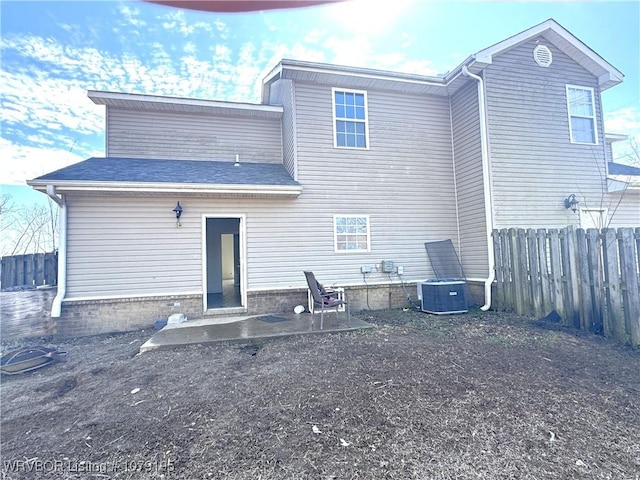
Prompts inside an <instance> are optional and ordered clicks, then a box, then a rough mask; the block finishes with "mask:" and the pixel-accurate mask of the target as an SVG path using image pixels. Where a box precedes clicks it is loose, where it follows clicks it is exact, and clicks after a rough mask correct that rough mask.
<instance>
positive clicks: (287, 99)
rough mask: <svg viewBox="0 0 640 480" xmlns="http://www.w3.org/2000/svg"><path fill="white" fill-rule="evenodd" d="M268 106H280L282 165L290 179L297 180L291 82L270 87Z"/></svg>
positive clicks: (283, 82)
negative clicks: (282, 111) (282, 108)
mask: <svg viewBox="0 0 640 480" xmlns="http://www.w3.org/2000/svg"><path fill="white" fill-rule="evenodd" d="M270 93H271V98H270V99H269V104H271V105H282V106H283V107H284V114H283V116H282V146H283V148H282V150H283V164H284V167H285V168H286V169H287V171H288V172H289V174H290V175H291V177H292V178H294V179H297V178H298V177H297V169H296V135H295V133H296V130H295V116H296V112H295V108H294V105H295V100H294V97H293V82H292V81H291V80H278V81H277V82H274V83H273V84H272V85H271V89H270Z"/></svg>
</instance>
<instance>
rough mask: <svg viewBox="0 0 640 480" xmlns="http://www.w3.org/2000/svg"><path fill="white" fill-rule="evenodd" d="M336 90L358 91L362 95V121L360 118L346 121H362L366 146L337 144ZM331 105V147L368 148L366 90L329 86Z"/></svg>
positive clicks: (367, 103) (367, 102)
mask: <svg viewBox="0 0 640 480" xmlns="http://www.w3.org/2000/svg"><path fill="white" fill-rule="evenodd" d="M336 92H345V93H359V94H362V95H364V121H361V120H352V119H349V120H347V121H354V122H361V123H364V136H365V141H366V142H367V146H366V147H364V148H363V147H346V146H345V147H343V146H341V145H338V132H337V131H336V120H337V118H336ZM331 106H332V111H333V117H332V119H331V120H332V122H333V148H341V149H342V148H343V149H346V150H369V98H368V97H367V91H366V90H353V89H350V88H338V87H332V88H331Z"/></svg>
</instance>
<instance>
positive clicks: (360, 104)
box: [331, 88, 369, 148]
mask: <svg viewBox="0 0 640 480" xmlns="http://www.w3.org/2000/svg"><path fill="white" fill-rule="evenodd" d="M331 91H332V94H333V129H334V135H333V138H334V144H335V146H336V147H343V148H369V132H368V125H367V116H368V114H367V92H364V91H360V90H339V89H337V88H333V89H332V90H331Z"/></svg>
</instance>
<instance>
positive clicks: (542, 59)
mask: <svg viewBox="0 0 640 480" xmlns="http://www.w3.org/2000/svg"><path fill="white" fill-rule="evenodd" d="M533 59H534V60H535V61H536V63H537V64H538V65H540V66H541V67H545V68H546V67H548V66H549V65H551V62H553V56H552V55H551V50H549V47H547V46H546V45H538V46H537V47H536V48H534V49H533Z"/></svg>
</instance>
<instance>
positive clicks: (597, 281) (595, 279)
mask: <svg viewBox="0 0 640 480" xmlns="http://www.w3.org/2000/svg"><path fill="white" fill-rule="evenodd" d="M586 233H587V237H586V238H587V255H588V258H589V282H590V283H591V308H592V312H591V315H592V316H591V329H592V331H593V332H594V333H597V334H599V335H602V334H603V332H604V325H603V321H604V320H603V309H602V304H603V297H604V288H603V286H602V281H603V278H604V274H603V268H604V267H603V265H602V237H601V235H600V231H599V230H598V229H597V228H590V229H588V230H587V232H586Z"/></svg>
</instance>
